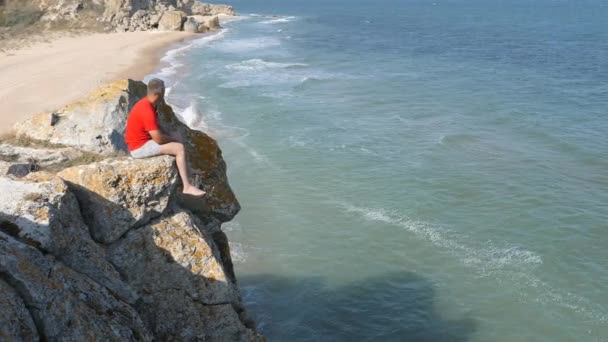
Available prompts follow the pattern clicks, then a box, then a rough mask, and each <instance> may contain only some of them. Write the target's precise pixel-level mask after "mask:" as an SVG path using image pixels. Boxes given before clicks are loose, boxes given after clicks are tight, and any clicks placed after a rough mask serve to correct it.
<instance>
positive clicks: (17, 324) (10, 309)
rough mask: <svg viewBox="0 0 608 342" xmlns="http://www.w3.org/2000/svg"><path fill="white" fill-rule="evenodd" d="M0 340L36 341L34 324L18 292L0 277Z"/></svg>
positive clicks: (36, 333) (36, 334)
mask: <svg viewBox="0 0 608 342" xmlns="http://www.w3.org/2000/svg"><path fill="white" fill-rule="evenodd" d="M0 308H2V309H1V310H0V341H38V339H39V336H38V331H37V330H36V325H35V324H34V321H33V319H32V316H31V315H30V313H29V311H28V310H27V308H26V307H25V304H24V303H23V300H22V299H21V297H19V294H18V293H17V292H16V291H15V290H14V289H13V288H12V287H11V286H10V285H9V284H7V283H6V282H4V281H3V280H2V279H0Z"/></svg>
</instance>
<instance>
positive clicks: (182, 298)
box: [109, 209, 249, 341]
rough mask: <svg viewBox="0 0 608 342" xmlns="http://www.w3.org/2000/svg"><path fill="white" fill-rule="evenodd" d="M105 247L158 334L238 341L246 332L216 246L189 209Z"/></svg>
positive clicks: (145, 319)
mask: <svg viewBox="0 0 608 342" xmlns="http://www.w3.org/2000/svg"><path fill="white" fill-rule="evenodd" d="M109 251H110V253H109V254H110V256H111V261H112V263H113V264H114V265H115V266H116V267H117V268H118V269H119V270H120V272H121V273H122V274H127V275H128V280H127V281H128V282H129V284H130V285H131V286H132V287H133V288H134V289H135V290H136V291H138V293H139V295H140V298H141V300H140V303H141V304H140V305H139V306H138V310H139V312H140V314H141V316H142V318H143V319H144V321H145V322H146V323H147V324H148V326H150V327H152V329H153V331H154V335H155V336H156V338H157V339H160V340H166V339H170V338H171V337H172V336H174V338H176V339H178V340H188V341H192V340H208V339H209V338H211V340H225V341H239V340H244V339H245V337H246V336H247V335H248V334H249V331H248V329H247V328H245V326H244V325H243V323H242V322H241V321H240V318H239V315H238V313H237V312H236V310H239V308H240V297H239V294H238V290H237V288H236V285H235V283H234V282H233V281H232V280H231V279H230V277H229V276H228V275H227V273H226V271H225V270H224V267H223V265H222V259H221V255H220V251H219V250H218V248H217V246H216V244H215V242H214V241H213V239H212V238H211V236H210V234H209V233H208V232H207V230H206V228H205V227H204V226H203V225H202V224H201V223H200V222H199V221H198V220H197V219H196V218H195V217H193V216H191V215H190V214H189V213H188V212H186V211H183V210H179V209H178V211H177V212H175V213H172V214H170V215H167V216H165V217H162V218H160V219H157V220H155V221H154V222H152V223H150V224H149V225H147V226H144V227H140V228H138V229H135V230H132V231H130V232H129V233H128V234H127V235H126V236H125V237H124V238H122V239H121V240H119V241H117V242H116V243H114V244H112V245H111V246H110V249H109ZM222 306H224V307H225V308H220V307H222ZM201 313H202V314H201ZM176 334H177V335H176ZM213 336H215V338H213Z"/></svg>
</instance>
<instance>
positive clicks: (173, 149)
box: [160, 142, 205, 196]
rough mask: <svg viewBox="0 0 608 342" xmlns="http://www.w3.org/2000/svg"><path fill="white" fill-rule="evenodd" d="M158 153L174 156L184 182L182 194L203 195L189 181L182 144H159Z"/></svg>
mask: <svg viewBox="0 0 608 342" xmlns="http://www.w3.org/2000/svg"><path fill="white" fill-rule="evenodd" d="M160 153H162V154H167V155H170V156H175V162H176V164H177V170H178V171H179V176H180V177H181V178H182V183H183V184H184V194H187V195H193V196H203V195H204V194H205V192H204V191H203V190H200V189H199V188H197V187H195V186H194V185H192V184H191V183H190V179H189V178H188V163H187V162H186V150H185V149H184V145H183V144H180V143H176V142H172V143H168V144H164V145H160Z"/></svg>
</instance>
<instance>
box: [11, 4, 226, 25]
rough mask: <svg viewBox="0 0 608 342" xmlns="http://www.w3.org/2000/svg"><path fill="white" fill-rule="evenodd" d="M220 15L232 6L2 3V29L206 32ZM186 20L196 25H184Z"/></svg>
mask: <svg viewBox="0 0 608 342" xmlns="http://www.w3.org/2000/svg"><path fill="white" fill-rule="evenodd" d="M219 15H235V12H234V9H233V8H232V6H227V5H216V4H208V3H202V2H199V1H197V0H2V1H0V27H2V26H11V25H20V24H26V25H32V24H35V23H37V24H40V26H42V27H46V28H77V29H98V30H105V31H145V30H151V29H160V30H172V31H174V30H176V31H181V30H184V29H186V30H188V31H190V32H206V31H208V30H213V29H215V28H217V27H219V23H218V24H217V27H215V26H214V25H215V24H216V23H217V20H218V19H217V17H218V16H219ZM201 17H204V18H201ZM187 21H190V22H192V23H195V24H191V25H187V26H184V24H185V23H186V22H187ZM210 21H211V23H209V22H210Z"/></svg>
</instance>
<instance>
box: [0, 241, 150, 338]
mask: <svg viewBox="0 0 608 342" xmlns="http://www.w3.org/2000/svg"><path fill="white" fill-rule="evenodd" d="M0 274H2V276H3V279H4V280H5V281H6V282H7V283H9V284H10V285H11V287H12V288H14V289H15V290H16V291H17V293H18V294H19V296H20V297H21V298H22V299H23V301H24V302H25V306H26V307H27V308H28V309H29V311H30V314H31V315H32V317H33V318H34V322H36V326H37V327H38V332H39V334H40V335H41V336H42V337H44V340H47V341H57V340H67V341H86V340H91V341H92V340H99V339H100V338H101V339H104V340H120V341H123V340H144V341H150V340H152V337H151V335H150V333H149V332H148V330H147V328H146V326H145V325H144V323H143V322H142V320H141V318H140V317H139V315H138V313H137V312H136V311H135V309H133V308H132V307H130V306H129V305H127V304H126V303H124V302H122V301H120V300H119V299H117V298H116V297H114V296H113V295H112V294H111V293H110V292H109V291H107V290H106V288H105V287H103V286H101V285H99V284H97V283H96V282H94V281H93V280H91V278H89V277H87V276H85V275H82V274H80V273H77V272H75V271H73V270H72V269H70V268H68V267H66V266H65V265H64V264H63V263H61V262H59V261H56V260H55V259H54V258H53V257H52V256H48V257H47V256H44V255H43V254H42V253H41V252H40V251H39V250H37V249H36V248H34V247H31V246H28V245H26V244H23V243H21V242H19V241H17V240H15V239H13V238H12V237H10V236H8V235H6V234H4V233H1V232H0ZM3 310H4V308H3Z"/></svg>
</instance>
